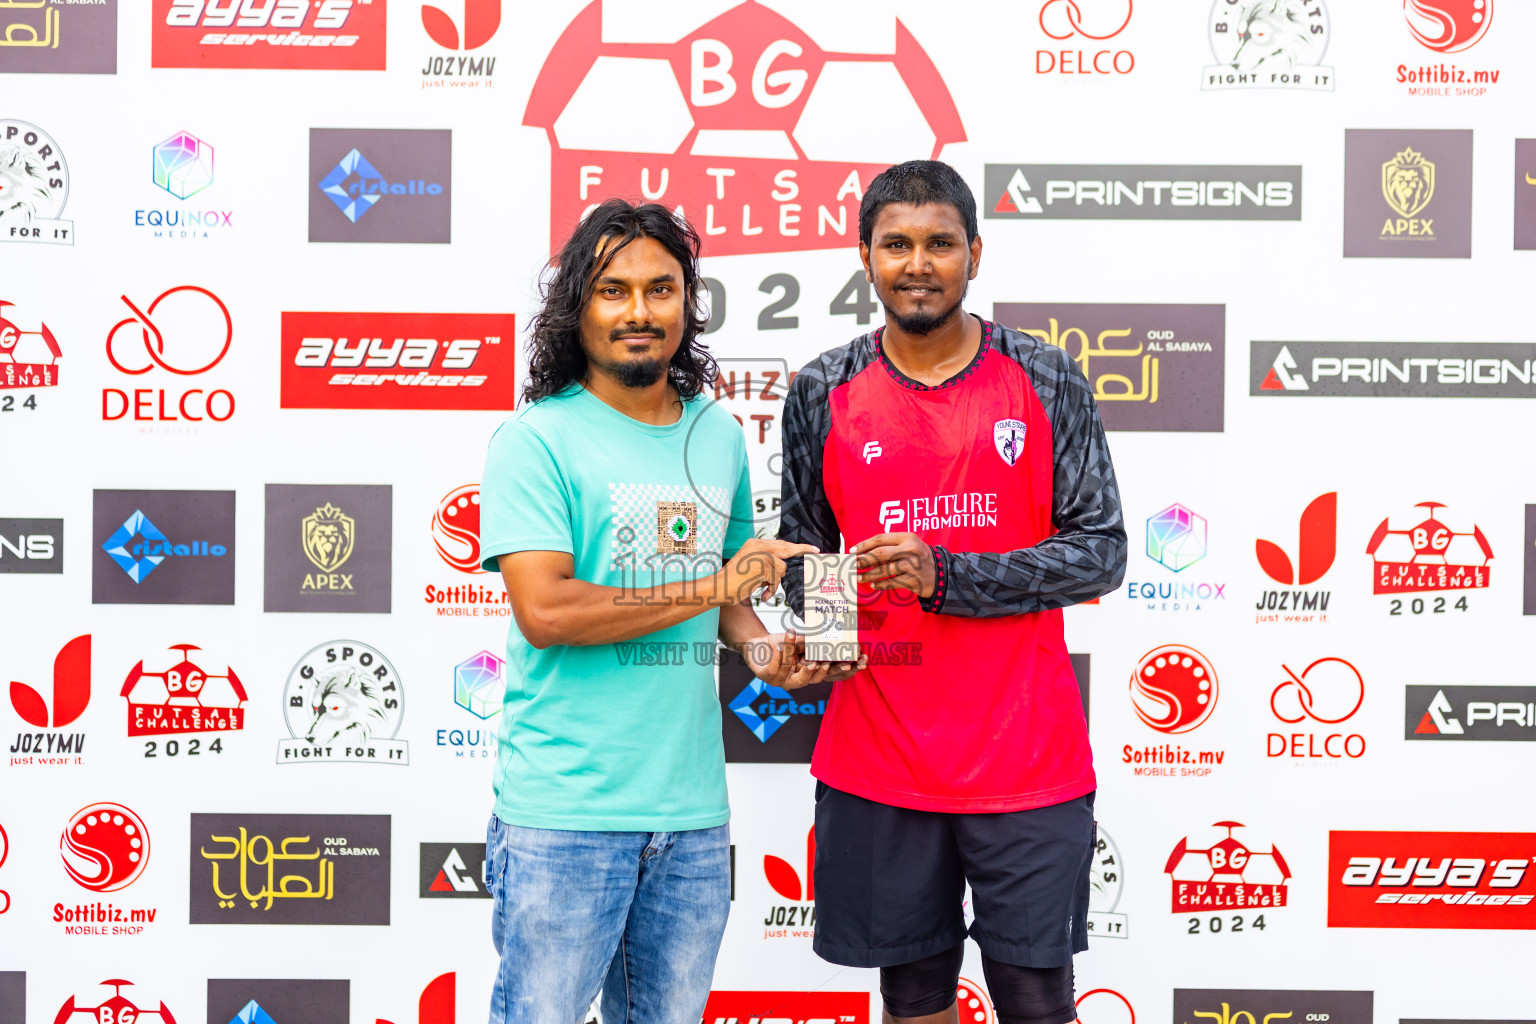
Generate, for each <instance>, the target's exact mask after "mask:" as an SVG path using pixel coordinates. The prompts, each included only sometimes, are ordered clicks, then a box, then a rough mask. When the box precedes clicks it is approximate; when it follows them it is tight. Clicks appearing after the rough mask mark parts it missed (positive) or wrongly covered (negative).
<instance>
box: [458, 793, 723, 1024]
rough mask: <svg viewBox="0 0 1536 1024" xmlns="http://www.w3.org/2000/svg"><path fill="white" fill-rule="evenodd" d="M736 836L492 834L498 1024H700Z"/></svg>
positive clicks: (496, 825) (489, 870)
mask: <svg viewBox="0 0 1536 1024" xmlns="http://www.w3.org/2000/svg"><path fill="white" fill-rule="evenodd" d="M730 842H731V838H730V826H729V825H720V826H718V827H716V828H706V829H699V830H697V831H689V832H576V831H565V830H557V829H543V828H523V827H521V826H518V825H508V824H507V823H506V822H504V821H502V820H501V819H500V818H498V817H496V816H495V815H494V814H493V815H491V822H490V825H489V826H488V827H487V829H486V833H485V877H486V884H487V886H488V887H489V889H490V892H491V896H492V898H493V899H494V900H495V901H496V902H495V906H494V910H493V916H492V918H491V938H492V939H493V940H494V941H495V943H496V952H497V953H498V954H499V955H500V956H501V966H500V968H498V970H497V973H496V987H495V990H494V991H493V992H492V993H491V1017H490V1022H491V1024H581V1022H582V1021H583V1020H584V1017H583V1016H582V1015H583V1014H585V1013H586V1011H587V1009H588V1007H590V1006H591V1005H592V1000H593V998H594V997H595V996H596V995H597V992H598V989H599V987H601V988H602V992H603V1002H602V1012H603V1024H699V1018H700V1017H701V1016H702V1015H703V1012H704V1003H705V1001H706V1000H707V999H708V998H709V986H710V981H711V979H712V978H713V976H714V972H715V954H716V953H718V952H719V950H720V939H721V937H722V936H723V935H724V934H725V919H726V915H727V914H729V913H730V908H731V861H730Z"/></svg>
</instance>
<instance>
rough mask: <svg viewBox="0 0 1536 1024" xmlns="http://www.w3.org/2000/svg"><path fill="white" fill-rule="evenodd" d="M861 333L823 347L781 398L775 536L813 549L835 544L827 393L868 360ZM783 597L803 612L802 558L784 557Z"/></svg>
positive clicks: (837, 532) (830, 548)
mask: <svg viewBox="0 0 1536 1024" xmlns="http://www.w3.org/2000/svg"><path fill="white" fill-rule="evenodd" d="M866 342H867V337H866V338H859V339H857V340H855V341H853V342H852V343H851V344H848V345H844V346H842V347H841V348H835V349H832V350H831V351H830V352H823V353H822V354H821V355H820V356H818V357H816V358H815V359H813V360H811V362H810V363H808V364H807V365H806V366H805V368H804V369H802V370H801V371H800V372H799V373H797V374H796V375H795V379H794V380H793V381H791V382H790V385H789V394H788V395H786V396H785V398H784V414H783V421H784V423H783V434H782V449H781V450H782V452H783V476H782V477H781V478H780V484H779V487H780V491H779V539H780V540H787V541H789V542H791V543H794V544H813V545H815V546H816V548H817V550H819V551H825V552H835V551H837V550H838V547H839V545H838V538H839V537H840V536H841V531H840V530H839V529H838V525H837V517H836V516H835V515H833V513H832V506H831V505H830V504H829V503H828V502H827V492H826V491H825V489H823V487H822V484H821V481H822V453H823V452H824V451H825V450H826V444H827V435H828V434H829V433H831V431H832V411H831V407H830V404H829V401H828V399H829V397H830V396H831V392H832V389H833V388H835V387H837V386H838V385H839V384H841V383H843V382H844V381H846V380H849V379H850V378H852V377H853V375H854V374H855V373H857V372H858V371H859V370H860V369H862V368H863V367H864V365H866V364H867V363H868V362H869V356H868V353H867V349H868V348H869V346H868V345H867V344H866ZM784 597H785V600H786V601H787V602H788V604H789V606H790V608H792V609H794V612H795V614H796V615H798V616H800V617H801V618H802V619H804V618H805V559H804V558H803V557H797V558H791V559H789V560H788V561H787V562H786V563H785V572H784Z"/></svg>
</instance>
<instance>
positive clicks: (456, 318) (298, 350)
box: [281, 313, 517, 410]
mask: <svg viewBox="0 0 1536 1024" xmlns="http://www.w3.org/2000/svg"><path fill="white" fill-rule="evenodd" d="M514 321H515V318H514V317H513V316H512V314H510V313H506V314H502V313H284V314H283V332H282V346H281V349H282V360H283V367H282V407H283V408H284V409H477V410H509V409H511V408H512V407H513V406H514V405H515V404H516V401H517V398H516V394H515V392H514V390H513V362H514V360H515V359H516V354H517V353H516V344H515V342H513V341H512V339H513V337H514V333H515V331H516V324H515V322H514ZM503 338H506V339H507V342H506V343H505V344H504V343H503V341H502V339H503Z"/></svg>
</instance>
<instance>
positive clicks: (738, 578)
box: [480, 200, 853, 1024]
mask: <svg viewBox="0 0 1536 1024" xmlns="http://www.w3.org/2000/svg"><path fill="white" fill-rule="evenodd" d="M698 252H699V239H698V236H697V234H695V233H694V232H693V230H692V229H691V228H689V227H688V226H687V225H686V224H684V223H681V222H680V221H678V220H676V219H675V218H673V216H672V215H671V214H670V213H669V212H668V211H667V210H666V209H665V208H663V207H661V206H657V205H654V204H648V205H644V206H638V207H636V206H631V205H630V204H629V203H627V202H624V201H623V200H610V201H608V202H606V203H604V204H602V205H601V206H599V207H597V208H596V209H595V210H594V211H593V212H592V213H591V214H589V215H588V216H587V218H586V219H585V220H583V222H582V223H581V224H580V225H579V226H578V227H577V229H576V232H575V233H574V234H573V235H572V237H571V239H570V240H569V241H568V242H567V243H566V244H565V246H564V247H563V249H562V250H561V252H560V255H559V257H558V259H557V260H556V261H554V262H555V266H556V270H555V273H554V275H553V277H552V278H551V280H550V282H549V284H548V286H547V290H546V300H545V306H544V309H543V310H542V311H541V312H540V313H539V314H538V315H537V316H536V317H535V319H534V322H533V327H532V332H531V333H532V345H531V348H530V357H529V370H528V382H527V384H526V385H525V388H524V393H523V397H524V399H525V400H526V401H527V403H528V404H527V405H525V406H524V407H523V408H522V409H521V411H519V412H518V413H517V414H516V415H514V416H513V417H512V418H511V419H509V420H508V421H507V422H506V423H504V424H502V426H501V427H500V428H499V429H498V430H497V431H496V434H495V436H494V437H492V439H491V445H490V452H489V454H488V456H487V459H486V467H485V474H484V476H483V478H482V482H481V531H480V534H481V544H482V550H483V551H484V553H485V555H486V559H485V562H484V566H485V568H486V569H488V570H495V569H500V571H501V574H502V577H503V578H504V579H505V581H506V584H507V592H508V595H509V596H510V598H511V601H512V611H513V616H514V621H513V623H512V625H511V627H510V629H509V633H508V637H507V670H508V671H507V694H506V703H505V706H504V710H503V712H502V724H501V737H500V743H499V747H498V753H497V762H496V783H495V784H496V813H495V814H494V815H493V816H492V818H491V822H490V826H489V829H488V831H487V836H486V878H487V881H488V883H489V885H490V888H491V893H492V895H493V896H494V897H495V900H496V906H495V911H494V917H493V923H492V935H493V938H494V940H495V942H496V948H497V951H498V953H499V954H500V955H501V968H500V970H499V972H498V974H497V981H496V988H495V991H494V993H493V994H492V997H491V1022H492V1024H502V1022H509V1024H511V1022H515V1024H545V1022H549V1024H571V1022H573V1021H577V1020H579V1019H580V1017H579V1014H581V1013H582V1012H583V1011H585V1010H586V1008H587V1007H588V1005H589V1004H590V1003H591V1001H592V999H593V998H594V996H595V995H596V994H597V991H598V989H599V988H600V987H601V989H602V993H603V1003H602V1009H603V1016H604V1018H605V1019H607V1020H611V1021H624V1022H626V1024H697V1022H698V1020H699V1017H700V1015H701V1013H702V1012H703V1009H704V1002H705V999H706V998H707V997H708V995H709V989H710V980H711V977H712V974H713V970H714V962H715V955H716V953H717V951H718V950H719V946H720V938H721V936H722V934H723V933H724V930H725V920H726V915H727V913H728V911H729V907H730V852H729V848H730V839H729V833H728V826H727V825H726V822H727V820H728V819H729V817H730V809H729V807H728V805H727V802H726V791H725V758H724V751H723V749H722V743H721V737H720V707H719V702H718V699H717V697H716V693H715V687H714V671H713V665H714V651H715V640H716V638H717V637H718V638H719V639H720V640H721V641H723V642H724V643H726V644H727V645H729V646H731V647H734V648H736V649H737V650H738V651H740V652H741V653H742V655H743V656H744V657H745V659H746V661H747V664H748V665H750V666H751V668H752V670H753V672H754V673H756V674H757V676H758V677H759V678H761V679H763V680H765V681H767V682H769V683H772V684H773V685H776V686H781V687H796V686H803V685H808V684H810V683H815V682H821V681H824V680H826V679H829V678H841V677H843V676H845V675H851V674H852V671H853V666H838V667H836V668H829V666H826V665H813V664H810V663H807V662H805V661H804V660H803V653H804V650H803V641H802V640H801V639H800V638H799V637H796V636H793V635H786V636H770V635H769V634H768V632H767V630H766V629H764V628H763V625H762V623H761V622H760V621H759V620H758V618H757V614H756V613H755V612H754V611H753V610H752V607H751V603H750V599H751V596H752V594H753V593H755V592H760V591H761V592H766V593H771V592H772V591H773V590H774V589H775V588H776V587H777V585H778V581H779V579H780V577H781V576H782V575H783V572H784V559H785V558H787V557H789V556H791V555H795V554H802V553H805V552H809V551H813V550H815V549H814V548H812V547H810V546H808V545H802V544H789V543H787V542H784V541H777V540H759V539H756V538H754V537H753V536H752V533H753V531H752V513H751V487H750V482H749V479H748V475H747V457H746V446H745V442H744V440H743V437H742V431H741V428H740V426H739V424H737V423H736V421H735V418H734V417H733V416H731V414H730V413H728V412H726V411H724V410H723V409H721V408H719V407H718V406H715V405H712V404H711V403H710V402H709V401H708V399H707V398H706V396H705V394H704V390H705V388H706V387H707V386H708V385H709V384H711V383H712V382H713V379H714V376H715V374H716V368H715V364H714V360H713V359H712V358H711V357H710V355H709V353H708V351H707V350H706V349H705V348H704V346H703V345H702V344H701V343H700V342H699V335H700V334H701V332H702V331H703V328H704V324H705V321H704V320H703V318H702V317H701V315H700V313H699V303H698V290H699V281H700V278H699V271H698Z"/></svg>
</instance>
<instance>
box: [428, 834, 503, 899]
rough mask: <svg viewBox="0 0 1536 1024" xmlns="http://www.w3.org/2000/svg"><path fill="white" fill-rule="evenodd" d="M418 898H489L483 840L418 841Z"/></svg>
mask: <svg viewBox="0 0 1536 1024" xmlns="http://www.w3.org/2000/svg"><path fill="white" fill-rule="evenodd" d="M420 883H421V885H420V889H419V895H420V897H421V898H422V899H490V898H491V894H490V892H489V890H487V888H486V885H485V844H484V843H422V844H421V871H420Z"/></svg>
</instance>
